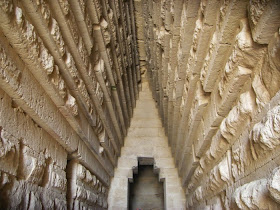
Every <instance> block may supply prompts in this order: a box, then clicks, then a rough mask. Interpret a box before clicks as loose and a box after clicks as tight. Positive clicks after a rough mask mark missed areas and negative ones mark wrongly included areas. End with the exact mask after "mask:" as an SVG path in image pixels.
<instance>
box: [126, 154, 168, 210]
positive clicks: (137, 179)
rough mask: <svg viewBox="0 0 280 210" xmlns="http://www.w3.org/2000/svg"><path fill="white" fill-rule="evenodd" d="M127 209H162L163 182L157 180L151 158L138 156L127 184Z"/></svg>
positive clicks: (156, 173)
mask: <svg viewBox="0 0 280 210" xmlns="http://www.w3.org/2000/svg"><path fill="white" fill-rule="evenodd" d="M129 209H131V210H143V209H145V210H147V209H148V210H155V209H157V210H161V209H164V183H163V181H159V176H158V169H157V168H156V167H154V159H153V158H138V167H135V168H134V169H133V180H130V184H129Z"/></svg>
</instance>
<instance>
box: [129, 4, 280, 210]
mask: <svg viewBox="0 0 280 210" xmlns="http://www.w3.org/2000/svg"><path fill="white" fill-rule="evenodd" d="M134 2H135V9H136V12H135V17H136V26H137V34H138V37H137V39H138V40H137V41H138V46H139V59H140V68H141V71H142V72H145V71H147V74H148V77H149V81H150V86H151V88H152V90H153V97H154V99H155V100H156V101H157V106H158V109H159V112H160V115H161V119H162V122H163V124H164V126H165V132H166V134H167V135H168V141H169V145H170V146H171V148H172V153H173V157H174V159H175V162H176V166H177V168H178V171H179V175H180V177H181V182H182V186H183V187H184V189H185V192H186V199H187V204H186V205H187V206H186V208H188V209H191V208H193V209H222V208H226V209H234V208H237V207H238V208H240V209H247V208H248V209H267V208H270V209H277V206H278V208H279V205H280V200H279V196H280V188H279V186H280V182H279V180H280V179H279V177H280V175H279V174H280V168H279V165H280V146H279V145H280V138H279V137H280V91H279V90H280V31H279V27H280V2H279V1H278V0H267V1H258V0H251V1H245V0H223V1H220V0H211V1H210V0H208V1H207V0H202V1H199V0H197V1H191V0H189V1H187V0H185V1H183V0H174V1H170V0H162V1H161V0H153V1H149V0H135V1H134Z"/></svg>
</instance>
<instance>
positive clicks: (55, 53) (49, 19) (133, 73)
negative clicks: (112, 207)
mask: <svg viewBox="0 0 280 210" xmlns="http://www.w3.org/2000/svg"><path fill="white" fill-rule="evenodd" d="M0 13H1V14H0V208H1V209H67V208H69V209H85V208H87V209H88V208H89V209H93V208H95V209H107V207H108V203H107V196H108V190H109V186H110V181H111V177H112V176H113V174H114V167H115V166H116V164H117V158H118V156H119V154H120V150H121V146H122V145H123V140H124V137H125V136H126V133H127V128H128V127H129V124H130V117H131V116H132V110H133V107H134V106H135V101H136V99H137V98H138V83H139V82H140V81H139V80H140V77H139V76H140V73H138V71H139V59H138V52H137V45H136V30H135V21H134V3H133V1H126V2H123V1H108V0H107V1H100V0H81V1H67V0H59V1H49V0H47V1H44V0H39V1H32V0H24V1H17V0H11V1H10V0H8V1H6V0H3V1H2V0H1V1H0Z"/></svg>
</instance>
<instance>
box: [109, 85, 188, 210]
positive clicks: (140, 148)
mask: <svg viewBox="0 0 280 210" xmlns="http://www.w3.org/2000/svg"><path fill="white" fill-rule="evenodd" d="M140 157H145V158H154V162H155V163H154V167H157V168H158V169H159V179H160V180H164V190H165V199H164V200H165V208H166V209H185V198H184V192H183V189H182V187H181V184H180V178H179V176H178V172H177V169H176V167H175V164H174V160H173V158H172V155H171V150H170V148H169V146H168V141H167V137H166V136H165V133H164V129H163V127H162V124H161V120H160V118H159V115H158V110H157V108H156V104H155V102H154V100H153V98H152V93H151V91H150V89H149V86H148V83H147V82H143V84H142V92H140V95H139V99H138V101H137V104H136V108H135V110H134V115H133V118H132V121H131V126H130V128H129V130H128V135H127V137H126V139H125V143H124V147H123V148H122V150H121V156H120V158H119V160H118V167H117V168H116V169H115V175H114V178H113V179H112V182H111V188H110V191H109V197H108V203H109V209H114V210H116V209H127V208H128V185H129V183H128V179H132V178H133V172H132V168H133V167H137V166H138V158H140Z"/></svg>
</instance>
